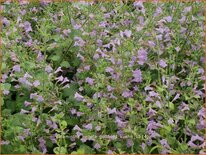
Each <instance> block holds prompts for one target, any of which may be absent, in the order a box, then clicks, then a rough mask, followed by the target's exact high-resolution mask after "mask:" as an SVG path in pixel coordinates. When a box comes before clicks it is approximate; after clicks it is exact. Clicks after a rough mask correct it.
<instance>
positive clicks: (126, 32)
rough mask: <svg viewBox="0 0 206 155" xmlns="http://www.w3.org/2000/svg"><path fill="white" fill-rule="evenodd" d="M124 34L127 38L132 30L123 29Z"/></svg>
mask: <svg viewBox="0 0 206 155" xmlns="http://www.w3.org/2000/svg"><path fill="white" fill-rule="evenodd" d="M124 34H125V36H126V37H128V38H129V37H131V35H132V31H130V30H125V31H124Z"/></svg>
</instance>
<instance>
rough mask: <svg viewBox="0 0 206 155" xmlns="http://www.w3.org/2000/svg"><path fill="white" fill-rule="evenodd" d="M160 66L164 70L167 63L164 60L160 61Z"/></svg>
mask: <svg viewBox="0 0 206 155" xmlns="http://www.w3.org/2000/svg"><path fill="white" fill-rule="evenodd" d="M159 65H160V67H162V68H165V67H167V63H166V62H165V61H164V60H162V59H161V60H160V61H159Z"/></svg>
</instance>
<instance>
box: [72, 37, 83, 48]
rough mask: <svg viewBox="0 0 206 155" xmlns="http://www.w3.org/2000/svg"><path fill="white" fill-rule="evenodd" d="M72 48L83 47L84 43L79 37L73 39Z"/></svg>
mask: <svg viewBox="0 0 206 155" xmlns="http://www.w3.org/2000/svg"><path fill="white" fill-rule="evenodd" d="M74 41H75V43H74V46H80V47H83V46H84V45H85V43H86V42H85V41H84V40H83V39H82V38H81V37H74Z"/></svg>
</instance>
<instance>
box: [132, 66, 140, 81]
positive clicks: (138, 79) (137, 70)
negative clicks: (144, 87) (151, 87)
mask: <svg viewBox="0 0 206 155" xmlns="http://www.w3.org/2000/svg"><path fill="white" fill-rule="evenodd" d="M132 73H133V77H134V79H133V80H132V81H134V82H142V72H141V70H139V69H136V70H135V71H132Z"/></svg>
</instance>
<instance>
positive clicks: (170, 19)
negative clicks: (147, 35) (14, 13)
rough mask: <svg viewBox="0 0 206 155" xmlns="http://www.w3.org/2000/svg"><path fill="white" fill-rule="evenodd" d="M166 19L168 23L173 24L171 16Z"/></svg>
mask: <svg viewBox="0 0 206 155" xmlns="http://www.w3.org/2000/svg"><path fill="white" fill-rule="evenodd" d="M164 19H165V20H166V21H167V22H168V23H171V22H172V17H171V16H167V17H164Z"/></svg>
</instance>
